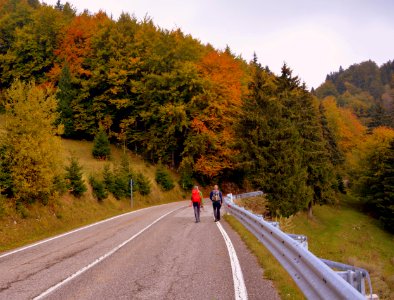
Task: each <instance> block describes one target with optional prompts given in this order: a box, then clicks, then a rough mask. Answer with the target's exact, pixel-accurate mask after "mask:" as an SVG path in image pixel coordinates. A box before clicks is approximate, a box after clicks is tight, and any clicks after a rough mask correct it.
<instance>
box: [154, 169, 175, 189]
mask: <svg viewBox="0 0 394 300" xmlns="http://www.w3.org/2000/svg"><path fill="white" fill-rule="evenodd" d="M156 182H157V183H158V184H159V185H160V186H161V187H162V188H163V189H164V190H165V191H169V190H172V189H173V188H174V187H175V184H174V181H173V179H172V178H171V175H170V173H169V172H168V171H167V170H166V169H164V167H163V166H161V165H159V167H158V168H157V170H156Z"/></svg>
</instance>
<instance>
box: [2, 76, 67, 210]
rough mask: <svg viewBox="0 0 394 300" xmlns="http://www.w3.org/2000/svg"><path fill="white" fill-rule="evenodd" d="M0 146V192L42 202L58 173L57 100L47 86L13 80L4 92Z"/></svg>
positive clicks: (46, 197)
mask: <svg viewBox="0 0 394 300" xmlns="http://www.w3.org/2000/svg"><path fill="white" fill-rule="evenodd" d="M5 100H6V103H5V107H6V115H5V119H6V122H5V131H4V132H2V140H1V143H2V145H1V149H0V168H1V172H0V173H1V176H0V184H1V189H2V192H3V193H5V194H6V195H7V196H9V197H15V198H16V199H17V200H18V201H22V202H34V201H36V200H40V201H42V202H43V203H44V202H47V201H48V197H49V196H50V195H51V194H52V192H53V182H54V178H55V177H56V176H57V175H58V174H60V169H59V166H60V165H61V164H60V160H59V159H60V158H59V153H60V151H61V148H60V143H59V138H58V137H56V134H57V133H58V132H59V131H58V128H57V127H56V126H55V125H54V123H55V120H56V118H57V114H56V100H55V98H54V96H53V94H52V93H51V91H50V89H46V88H45V87H39V86H36V85H35V83H34V82H31V83H23V82H20V81H15V82H14V83H13V84H12V86H11V87H10V89H8V91H7V92H6V96H5Z"/></svg>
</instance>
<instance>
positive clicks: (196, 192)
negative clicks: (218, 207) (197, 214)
mask: <svg viewBox="0 0 394 300" xmlns="http://www.w3.org/2000/svg"><path fill="white" fill-rule="evenodd" d="M192 202H198V203H201V195H200V191H199V190H196V189H193V190H192Z"/></svg>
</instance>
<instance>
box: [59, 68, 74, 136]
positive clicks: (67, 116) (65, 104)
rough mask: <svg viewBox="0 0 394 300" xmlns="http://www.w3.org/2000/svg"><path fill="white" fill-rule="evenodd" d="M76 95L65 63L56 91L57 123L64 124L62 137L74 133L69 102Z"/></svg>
mask: <svg viewBox="0 0 394 300" xmlns="http://www.w3.org/2000/svg"><path fill="white" fill-rule="evenodd" d="M76 95H77V90H76V89H75V87H74V86H73V84H72V81H71V73H70V68H69V67H68V65H67V64H66V65H65V66H64V67H63V69H62V73H61V74H60V79H59V84H58V91H57V93H56V98H57V100H58V111H59V119H58V123H59V124H62V125H63V126H64V132H63V136H64V137H72V136H73V134H74V123H73V110H72V106H71V103H72V101H73V100H74V98H75V97H76Z"/></svg>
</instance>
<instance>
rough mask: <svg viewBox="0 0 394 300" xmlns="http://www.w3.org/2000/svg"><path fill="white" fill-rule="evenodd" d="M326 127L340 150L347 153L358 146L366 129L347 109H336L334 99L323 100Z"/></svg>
mask: <svg viewBox="0 0 394 300" xmlns="http://www.w3.org/2000/svg"><path fill="white" fill-rule="evenodd" d="M323 106H324V108H325V111H326V118H327V121H328V126H329V128H330V130H331V131H332V132H333V134H334V137H335V139H336V140H337V141H338V145H339V148H340V150H342V151H343V152H344V153H345V154H347V153H349V152H351V151H352V149H354V148H355V147H356V146H357V145H359V144H360V143H361V142H362V141H363V139H364V136H365V133H366V128H365V126H363V125H362V124H361V122H360V121H359V120H358V118H357V117H356V116H355V115H354V114H353V113H352V112H351V110H350V109H348V108H342V107H338V106H337V104H336V100H335V98H334V97H332V96H330V97H326V98H325V99H324V100H323Z"/></svg>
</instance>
